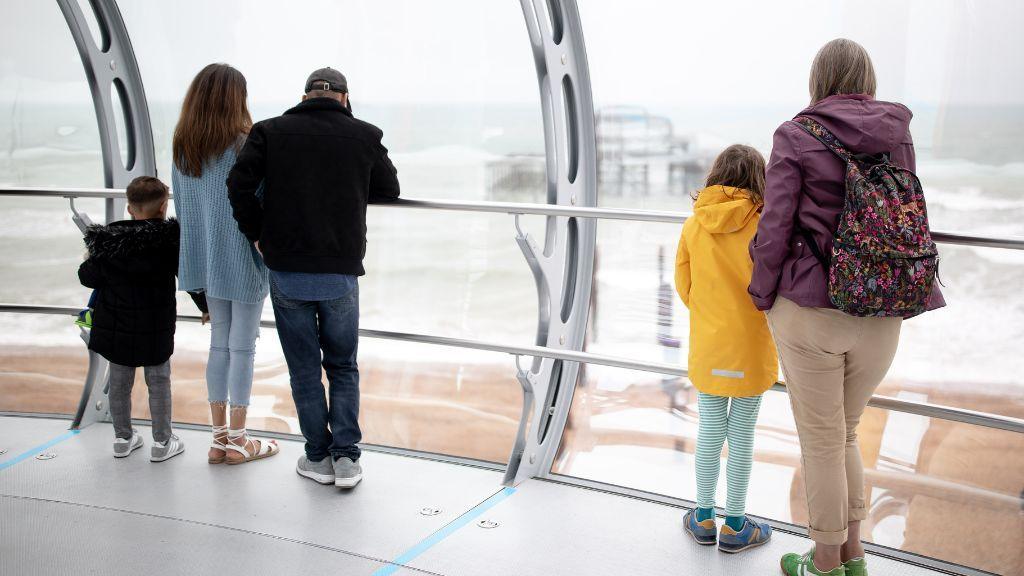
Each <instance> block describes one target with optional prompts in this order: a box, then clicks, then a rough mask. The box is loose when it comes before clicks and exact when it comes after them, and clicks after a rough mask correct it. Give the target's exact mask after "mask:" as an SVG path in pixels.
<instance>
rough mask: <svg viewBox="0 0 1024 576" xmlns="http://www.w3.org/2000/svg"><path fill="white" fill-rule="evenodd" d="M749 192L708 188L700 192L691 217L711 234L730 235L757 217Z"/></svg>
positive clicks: (728, 187) (715, 187) (725, 188)
mask: <svg viewBox="0 0 1024 576" xmlns="http://www.w3.org/2000/svg"><path fill="white" fill-rule="evenodd" d="M757 208H758V207H757V205H756V204H754V202H753V200H751V199H750V192H748V191H746V190H743V189H742V188H733V187H732V186H709V187H707V188H705V189H703V190H701V191H700V194H699V195H698V196H697V201H696V202H695V203H694V205H693V216H694V218H696V219H697V222H698V223H700V225H701V226H702V227H703V228H705V229H706V230H707V231H708V232H711V233H712V234H732V233H733V232H736V231H738V230H741V229H743V228H744V227H745V226H746V225H747V224H748V223H749V222H750V221H751V220H752V219H754V218H756V217H757Z"/></svg>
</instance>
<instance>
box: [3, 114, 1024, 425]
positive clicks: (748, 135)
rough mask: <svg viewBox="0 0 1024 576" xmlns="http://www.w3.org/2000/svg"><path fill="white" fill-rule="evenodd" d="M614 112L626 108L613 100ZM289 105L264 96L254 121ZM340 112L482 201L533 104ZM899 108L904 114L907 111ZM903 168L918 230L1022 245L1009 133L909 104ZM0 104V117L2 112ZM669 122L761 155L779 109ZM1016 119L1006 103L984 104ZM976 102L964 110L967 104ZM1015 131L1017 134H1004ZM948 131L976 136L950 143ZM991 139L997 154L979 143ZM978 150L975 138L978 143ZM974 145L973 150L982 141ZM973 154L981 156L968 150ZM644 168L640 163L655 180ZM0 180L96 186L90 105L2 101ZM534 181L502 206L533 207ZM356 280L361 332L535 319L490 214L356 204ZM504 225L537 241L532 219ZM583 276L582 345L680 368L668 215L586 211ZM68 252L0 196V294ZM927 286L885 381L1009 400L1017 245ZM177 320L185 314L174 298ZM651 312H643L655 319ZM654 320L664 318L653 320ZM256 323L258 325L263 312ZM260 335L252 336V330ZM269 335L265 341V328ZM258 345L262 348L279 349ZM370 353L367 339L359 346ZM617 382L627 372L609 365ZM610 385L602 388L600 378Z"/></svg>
mask: <svg viewBox="0 0 1024 576" xmlns="http://www.w3.org/2000/svg"><path fill="white" fill-rule="evenodd" d="M626 104H628V103H626ZM289 105H290V104H289V103H287V102H264V103H258V104H256V105H254V107H253V116H254V117H255V118H256V119H260V118H265V117H269V116H272V115H275V114H279V113H280V112H281V111H283V110H285V109H286V108H287V107H288V106H289ZM150 106H151V110H150V113H151V117H152V119H153V125H154V137H155V141H156V145H155V147H156V154H157V158H158V175H159V176H160V177H162V178H163V179H164V180H165V181H169V179H170V178H169V175H170V153H169V149H170V138H171V134H172V132H173V127H174V123H175V121H176V117H177V113H178V107H179V106H180V104H179V103H177V102H159V101H156V102H151V103H150ZM354 106H355V113H356V116H357V117H360V118H363V119H365V120H368V121H370V122H373V123H375V124H377V125H378V126H380V127H381V128H382V129H383V130H384V134H385V137H384V143H385V145H386V146H388V148H389V149H390V153H391V157H392V159H393V161H394V163H395V165H396V166H397V168H398V171H399V178H400V180H401V184H402V196H403V197H406V198H413V199H453V200H487V199H489V198H493V191H491V190H489V185H490V184H489V182H490V180H489V177H488V174H489V167H490V166H492V165H493V164H494V163H496V162H501V161H502V160H503V159H507V158H509V157H536V158H540V157H541V156H542V155H543V150H544V141H543V131H542V126H541V117H540V112H539V110H538V109H536V108H535V107H534V106H530V105H525V104H508V105H503V104H480V105H458V106H455V105H452V106H444V105H422V106H419V105H414V104H405V105H383V104H381V105H373V104H365V105H364V104H362V103H359V102H356V103H354ZM911 108H915V107H914V106H913V105H911ZM915 111H916V112H917V116H916V117H915V120H914V124H913V125H912V129H913V131H914V134H915V140H916V142H917V153H918V174H919V175H920V177H921V179H922V181H923V184H924V187H925V191H926V197H927V201H928V207H929V211H930V217H931V223H932V227H933V229H936V230H942V231H950V232H962V233H971V234H990V235H999V236H1015V237H1024V146H1022V145H1021V142H1022V141H1021V139H1020V136H1019V135H1018V136H1017V137H1016V139H1014V138H1009V139H1006V138H1003V139H1002V140H1000V139H999V138H998V137H996V136H998V134H997V135H996V136H992V137H990V138H977V137H974V136H976V135H972V138H965V139H963V141H962V142H960V141H958V140H957V138H956V136H955V134H953V135H951V134H950V129H951V128H950V127H951V126H956V123H955V122H952V121H950V114H949V111H948V110H940V109H937V108H934V107H932V108H929V107H927V106H923V105H922V106H921V107H920V109H919V110H918V109H915ZM3 112H6V114H4V113H3ZM651 112H652V113H657V114H661V115H664V116H665V117H667V118H669V119H670V120H671V122H672V126H673V131H674V133H675V134H676V135H677V136H679V137H680V138H684V139H686V141H687V142H688V143H689V145H690V146H691V148H692V150H694V151H696V152H698V153H700V154H703V155H704V156H706V157H712V156H713V155H714V153H715V152H716V151H717V150H720V149H721V148H722V147H724V146H725V145H728V144H730V143H733V142H745V143H749V144H752V145H754V146H756V147H758V148H759V149H761V150H762V151H763V152H764V153H765V154H766V155H767V154H768V153H769V152H770V145H771V135H772V132H773V131H774V128H775V127H776V126H777V125H778V124H779V123H780V122H782V121H783V120H785V119H787V118H789V117H790V116H791V115H792V114H793V113H794V112H795V111H793V110H785V109H781V108H755V109H743V110H740V109H711V108H708V109H703V110H701V109H686V110H682V109H671V108H666V109H662V110H653V111H651ZM989 112H990V113H989V116H991V117H993V118H996V117H998V118H1010V120H1008V122H1009V123H1011V124H1014V125H1019V124H1020V122H1021V118H1024V111H1021V110H1018V109H1013V110H995V111H989ZM976 113H977V111H972V114H976ZM1018 134H1019V133H1018ZM951 141H957V142H960V143H961V144H962V143H963V142H977V143H978V144H977V145H976V146H975V148H976V149H975V150H973V151H972V149H971V147H970V146H964V145H957V146H951V145H949V143H950V142H951ZM992 146H999V154H992V153H991V152H990V150H989V149H990V148H991V147H992ZM979 147H980V148H979ZM986 147H987V148H986ZM982 148H984V150H983V149H982ZM658 169H659V168H658V166H657V165H653V167H652V171H653V172H657V170H658ZM658 178H659V177H658V176H657V175H655V176H652V179H653V182H654V185H653V186H651V187H650V189H648V190H647V191H646V192H644V193H643V194H639V193H635V192H633V191H628V190H622V189H619V188H613V187H612V186H611V185H610V184H602V185H601V186H600V187H599V191H598V192H599V194H598V196H599V199H598V203H599V205H601V206H608V207H630V208H648V209H657V210H671V211H678V212H680V213H684V212H687V211H689V210H690V209H691V201H690V199H689V197H688V194H686V193H684V192H688V191H684V190H678V189H669V188H670V187H668V186H659V185H658V182H660V180H659V179H658ZM0 186H64V187H102V186H103V173H102V159H101V155H100V152H99V137H98V131H97V128H96V123H95V119H94V115H93V110H92V107H91V105H87V106H82V105H78V104H73V105H72V104H69V105H66V106H58V105H54V104H52V103H48V104H41V103H40V104H31V103H20V104H15V105H13V106H10V105H7V106H6V110H4V109H2V108H0ZM538 197H543V190H538V189H536V187H534V188H530V186H526V188H525V189H523V190H522V191H519V192H515V191H514V192H513V193H512V197H511V198H509V197H508V195H507V194H506V196H505V197H503V198H502V199H503V200H508V199H513V200H514V199H517V198H518V199H521V200H523V201H534V200H535V199H536V198H538ZM75 206H76V207H77V208H78V209H79V210H83V211H85V212H87V213H88V214H90V215H91V216H92V218H93V219H94V220H97V221H100V220H101V219H102V215H103V205H102V202H101V201H89V200H81V201H77V202H76V203H75ZM368 226H369V237H368V249H367V258H366V268H367V272H368V273H367V275H366V276H365V277H363V278H362V279H361V280H360V283H361V290H360V293H361V298H362V302H361V306H362V308H361V310H362V311H361V314H362V320H361V323H362V326H363V327H365V328H374V329H381V330H394V331H401V332H411V333H420V334H433V335H442V336H453V337H460V338H475V339H481V340H486V341H489V342H497V343H504V344H513V345H523V344H532V343H534V339H535V332H536V329H537V322H538V308H537V306H538V305H537V298H536V291H535V285H534V281H533V278H532V276H531V274H530V271H529V269H528V267H527V264H526V261H525V259H524V257H523V255H522V253H521V252H520V251H519V248H518V247H517V245H516V243H515V240H514V237H515V230H516V228H515V223H514V221H513V218H512V217H511V216H509V215H505V214H483V213H464V212H447V211H428V210H417V209H407V208H397V207H372V208H371V209H370V215H369V222H368ZM522 226H523V227H524V229H525V230H527V231H529V232H530V234H532V235H533V236H534V237H535V238H536V239H537V240H538V243H541V244H542V243H543V235H544V229H545V227H544V220H543V218H542V217H529V216H528V217H524V218H523V219H522ZM597 231H598V232H597V235H598V258H597V265H596V272H595V295H596V308H595V311H594V315H593V319H592V321H591V325H590V335H589V338H588V344H587V346H588V350H591V351H594V352H599V353H602V354H609V355H615V356H623V357H629V358H635V359H640V360H651V361H667V362H674V363H678V364H681V365H685V363H686V357H685V356H686V355H685V350H686V343H687V340H688V317H687V313H686V310H685V308H683V307H682V305H681V304H680V303H679V302H678V299H675V302H674V304H673V306H672V308H671V310H669V311H668V312H666V311H665V310H664V309H662V311H661V312H659V303H658V293H659V289H660V288H661V287H662V286H663V285H664V284H666V283H671V279H672V270H671V265H672V261H673V260H672V258H673V256H674V253H675V247H676V243H677V241H678V236H679V233H680V229H679V226H676V225H669V224H656V223H641V222H619V221H600V222H599V223H598V225H597ZM83 252H84V246H83V244H82V239H81V234H80V232H79V231H78V229H77V228H76V227H75V225H74V224H73V223H72V221H71V210H70V205H69V202H68V200H65V199H60V198H23V197H3V198H0V254H2V257H0V301H2V302H8V303H30V304H53V305H64V306H83V305H84V304H85V302H86V301H87V299H88V291H87V290H86V289H84V288H82V287H81V286H80V285H79V283H78V280H77V275H76V269H77V266H78V264H79V263H80V262H81V260H82V257H83ZM940 253H941V268H940V272H941V279H942V282H943V284H944V288H943V292H944V294H945V296H946V301H947V303H948V306H947V307H946V308H944V309H941V310H938V311H935V312H931V313H928V314H925V315H923V316H921V317H919V318H915V319H912V320H910V321H908V322H906V323H904V328H903V336H902V339H901V342H900V349H899V352H898V355H897V357H896V360H895V362H894V364H893V366H892V369H891V371H890V373H889V379H890V380H893V381H898V382H908V383H913V384H915V385H919V386H924V387H925V388H927V387H929V386H932V387H940V388H949V387H952V388H956V389H962V390H970V391H972V392H977V393H980V394H999V395H1004V396H1006V398H1007V401H1008V402H1009V403H1010V404H1013V405H1016V406H1017V407H1019V406H1020V405H1021V404H1024V378H1022V376H1021V375H1022V374H1024V355H1022V354H1021V353H1020V349H1021V343H1022V342H1024V296H1022V294H1021V292H1019V290H1020V289H1021V286H1024V252H1022V251H1010V250H1000V249H993V248H975V247H964V246H952V245H943V246H941V249H940ZM179 312H181V313H195V310H194V309H193V307H192V304H191V303H190V301H189V300H188V299H187V298H181V299H180V304H179ZM659 314H660V316H659ZM666 314H667V317H666ZM265 315H266V317H268V318H270V317H272V311H271V310H270V307H269V304H268V306H267V308H266V310H265ZM659 318H661V319H662V320H664V319H666V318H667V319H668V320H669V321H670V323H671V328H670V332H671V336H673V337H674V338H676V339H678V340H679V341H680V342H681V346H680V347H678V348H674V347H665V346H663V345H662V344H661V343H660V341H659V338H658V330H659V327H658V322H659ZM265 332H267V331H265ZM265 336H266V337H267V338H272V335H269V334H267V335H265ZM264 342H270V341H269V340H261V346H260V347H258V349H259V352H258V354H259V355H260V357H262V358H270V357H279V355H280V351H279V349H278V348H277V346H276V345H272V344H267V345H264V344H263V343H264ZM0 345H11V346H16V345H32V346H70V345H81V343H80V342H79V341H78V335H77V332H76V331H75V329H74V327H73V326H72V324H71V322H70V320H68V319H67V318H64V317H54V316H26V315H14V314H0ZM177 346H178V349H179V350H181V349H185V350H195V351H202V350H203V349H205V348H206V346H208V342H207V341H206V340H205V334H204V333H203V332H201V331H187V332H185V333H182V335H181V336H180V337H179V341H178V344H177ZM374 346H375V347H374ZM366 350H367V351H369V352H370V353H373V351H377V352H378V353H380V354H386V353H390V354H394V353H395V352H394V351H395V350H399V351H400V354H401V355H403V357H405V358H406V359H407V360H408V359H416V358H422V359H425V360H426V359H429V360H437V359H444V360H452V361H456V362H495V363H499V362H508V359H507V357H503V356H501V355H494V354H476V353H468V352H466V351H464V350H459V349H452V348H440V347H436V346H422V345H403V346H397V345H395V344H392V343H375V344H371V347H370V348H367V349H366ZM622 372H623V375H622V376H621V378H622V382H621V386H623V387H624V386H626V385H628V382H629V381H630V379H631V378H632V377H633V376H632V375H630V374H627V373H625V372H626V371H622ZM614 380H615V378H614V377H609V379H608V380H606V382H605V384H604V385H606V386H610V387H613V388H614V387H616V386H618V385H619V384H616V383H615V382H614Z"/></svg>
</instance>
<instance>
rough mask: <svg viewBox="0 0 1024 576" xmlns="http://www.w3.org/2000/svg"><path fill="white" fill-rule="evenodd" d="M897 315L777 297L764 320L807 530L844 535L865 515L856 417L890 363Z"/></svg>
mask: <svg viewBox="0 0 1024 576" xmlns="http://www.w3.org/2000/svg"><path fill="white" fill-rule="evenodd" d="M902 322H903V320H902V319H901V318H875V317H872V318H859V317H856V316H850V315H848V314H844V313H843V312H840V311H839V310H830V309H825V308H802V307H800V306H798V305H796V304H794V303H793V302H792V301H790V300H787V299H785V298H781V297H780V298H778V299H777V300H776V301H775V305H774V306H773V307H772V309H771V310H769V311H768V325H769V327H770V328H771V331H772V335H773V336H774V337H775V343H776V345H777V347H778V350H779V358H780V360H781V362H782V370H783V372H784V373H785V375H786V388H787V389H788V390H789V400H790V403H791V404H792V406H793V418H794V420H795V421H796V431H797V434H798V435H799V437H800V452H801V460H802V462H803V471H804V485H805V486H806V490H807V494H806V496H807V510H808V513H809V518H810V522H809V524H810V536H811V539H812V540H814V541H815V542H819V543H821V544H832V545H839V544H843V543H844V542H846V536H847V524H848V523H849V522H851V521H857V520H864V519H865V518H867V507H866V502H865V501H864V465H863V463H862V462H861V456H860V448H859V446H858V444H857V424H858V423H859V422H860V417H861V414H863V413H864V408H865V407H866V406H867V403H868V400H869V399H870V398H871V395H872V394H873V393H874V392H875V388H877V387H878V384H879V383H880V382H881V381H882V378H884V377H885V373H886V372H887V371H888V370H889V365H890V364H892V359H893V356H895V354H896V345H897V344H898V342H899V337H900V326H901V325H902Z"/></svg>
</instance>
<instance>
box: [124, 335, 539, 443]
mask: <svg viewBox="0 0 1024 576" xmlns="http://www.w3.org/2000/svg"><path fill="white" fill-rule="evenodd" d="M176 337H177V340H176V347H175V353H174V356H173V357H172V377H173V380H174V419H175V421H178V422H190V423H193V424H207V423H209V404H208V403H207V401H206V400H207V394H206V382H205V371H206V349H207V344H206V343H207V342H208V339H209V328H208V327H205V326H200V325H198V324H193V323H179V324H178V331H177V334H176ZM359 369H360V384H359V386H360V391H361V399H360V425H361V427H362V430H363V442H366V443H369V444H380V445H386V446H397V447H401V448H409V449H413V450H421V451H426V452H437V453H442V454H450V455H454V456H462V457H466V458H476V459H479V460H490V461H493V462H505V461H507V460H508V456H509V452H510V451H511V449H512V443H513V439H514V436H515V432H516V428H517V426H518V424H519V413H520V411H521V409H522V392H521V391H520V387H519V384H518V383H517V382H516V380H515V378H514V376H513V370H512V363H511V360H510V359H509V358H508V357H507V356H505V355H500V354H495V353H486V352H475V351H471V350H458V349H450V348H445V347H441V346H429V345H423V344H415V343H404V342H395V341H391V340H378V339H373V338H363V339H361V340H360V343H359ZM138 378H142V376H141V373H140V374H139V376H138ZM146 402H147V401H146V394H145V387H144V386H143V387H141V388H140V387H138V386H136V390H135V398H134V402H133V410H134V413H135V416H136V417H137V418H148V417H149V408H148V405H147V403H146ZM248 426H249V428H250V429H253V430H272V431H275V432H288V433H292V434H300V433H301V432H300V431H299V424H298V419H297V415H296V412H295V404H294V403H293V402H292V397H291V388H290V387H289V383H288V368H287V365H286V363H285V361H284V356H283V353H282V352H281V343H280V341H279V340H278V338H277V332H276V331H275V330H273V329H266V328H264V329H261V331H260V339H259V341H258V344H257V346H256V366H255V371H254V379H253V389H252V399H251V403H250V407H249V422H248Z"/></svg>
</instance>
